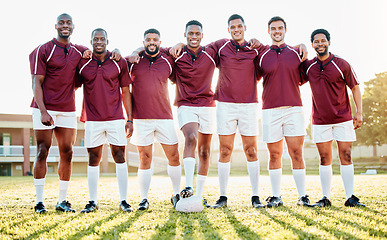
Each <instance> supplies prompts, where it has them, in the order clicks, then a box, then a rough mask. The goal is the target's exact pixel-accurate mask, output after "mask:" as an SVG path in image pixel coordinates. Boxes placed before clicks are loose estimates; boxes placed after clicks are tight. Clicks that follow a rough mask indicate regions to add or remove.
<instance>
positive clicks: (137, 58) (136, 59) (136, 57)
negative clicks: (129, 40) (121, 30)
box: [129, 52, 140, 63]
mask: <svg viewBox="0 0 387 240" xmlns="http://www.w3.org/2000/svg"><path fill="white" fill-rule="evenodd" d="M139 62H140V55H138V53H136V52H133V53H132V54H130V55H129V63H139Z"/></svg>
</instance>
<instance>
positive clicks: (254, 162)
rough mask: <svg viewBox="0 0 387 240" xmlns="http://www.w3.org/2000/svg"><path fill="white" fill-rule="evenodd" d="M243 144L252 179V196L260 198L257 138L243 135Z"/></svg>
mask: <svg viewBox="0 0 387 240" xmlns="http://www.w3.org/2000/svg"><path fill="white" fill-rule="evenodd" d="M242 142H243V150H244V151H245V154H246V159H247V171H248V173H249V177H250V184H251V189H252V196H258V195H259V194H258V187H259V162H258V156H257V137H256V136H243V135H242Z"/></svg>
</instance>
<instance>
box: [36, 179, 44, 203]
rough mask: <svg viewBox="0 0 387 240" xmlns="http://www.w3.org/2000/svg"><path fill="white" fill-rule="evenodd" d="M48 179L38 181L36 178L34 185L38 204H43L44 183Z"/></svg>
mask: <svg viewBox="0 0 387 240" xmlns="http://www.w3.org/2000/svg"><path fill="white" fill-rule="evenodd" d="M45 181H46V179H45V178H40V179H36V178H34V185H35V192H36V202H37V203H39V202H43V191H44V183H45Z"/></svg>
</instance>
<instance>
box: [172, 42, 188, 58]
mask: <svg viewBox="0 0 387 240" xmlns="http://www.w3.org/2000/svg"><path fill="white" fill-rule="evenodd" d="M184 46H185V45H184V44H183V43H178V44H176V45H175V46H173V47H171V49H169V54H171V55H172V57H174V58H177V57H179V55H180V53H181V50H182V49H183V47H184Z"/></svg>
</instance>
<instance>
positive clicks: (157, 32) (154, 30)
mask: <svg viewBox="0 0 387 240" xmlns="http://www.w3.org/2000/svg"><path fill="white" fill-rule="evenodd" d="M148 33H156V34H157V35H159V36H160V32H159V30H157V29H155V28H150V29H148V30H146V31H145V32H144V37H145V35H147V34H148Z"/></svg>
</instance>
